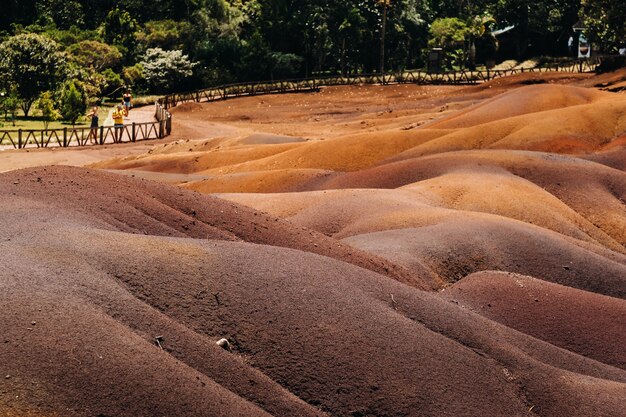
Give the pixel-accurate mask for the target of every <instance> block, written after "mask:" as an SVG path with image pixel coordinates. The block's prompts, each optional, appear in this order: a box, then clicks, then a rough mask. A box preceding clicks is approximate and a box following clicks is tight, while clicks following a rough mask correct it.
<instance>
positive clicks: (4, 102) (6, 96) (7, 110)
mask: <svg viewBox="0 0 626 417" xmlns="http://www.w3.org/2000/svg"><path fill="white" fill-rule="evenodd" d="M19 108H20V98H19V97H18V96H17V91H15V88H12V89H10V90H9V91H8V92H3V93H2V94H0V109H1V110H2V112H3V113H4V120H7V118H8V116H9V115H11V122H12V124H13V126H15V117H16V116H17V109H19Z"/></svg>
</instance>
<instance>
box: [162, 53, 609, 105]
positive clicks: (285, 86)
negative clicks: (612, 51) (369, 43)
mask: <svg viewBox="0 0 626 417" xmlns="http://www.w3.org/2000/svg"><path fill="white" fill-rule="evenodd" d="M600 62H601V60H600V59H588V60H580V61H576V62H572V63H570V64H567V65H553V66H548V67H537V68H512V69H507V70H486V71H469V70H467V71H456V72H445V73H429V72H426V71H421V70H414V71H404V72H400V73H394V74H392V73H390V74H358V75H336V76H327V77H317V78H306V79H297V80H281V81H263V82H252V83H238V84H227V85H221V86H215V87H210V88H205V89H201V90H194V91H189V92H186V93H179V94H171V95H168V96H165V97H163V98H162V99H160V100H159V102H160V103H161V104H162V105H163V107H164V108H165V109H170V108H172V107H175V106H177V105H179V104H181V103H187V102H196V103H200V102H207V101H208V102H210V101H216V100H224V99H228V98H234V97H242V96H254V95H259V94H281V93H291V92H301V91H316V90H318V89H319V88H320V87H326V86H340V85H360V84H380V85H387V84H419V85H438V84H445V85H463V84H465V85H469V84H477V83H482V82H486V81H490V80H493V79H496V78H500V77H507V76H510V75H516V74H523V73H545V72H566V73H583V72H592V71H594V70H595V69H596V67H597V66H598V65H599V64H600Z"/></svg>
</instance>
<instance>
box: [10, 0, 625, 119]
mask: <svg viewBox="0 0 626 417" xmlns="http://www.w3.org/2000/svg"><path fill="white" fill-rule="evenodd" d="M3 3H4V4H5V6H4V7H3V11H2V15H0V92H1V94H2V96H1V97H2V101H3V103H4V104H3V109H4V111H5V112H7V111H14V110H15V108H17V107H19V108H21V109H22V111H23V113H24V114H26V115H28V114H29V112H30V111H31V108H32V106H33V105H35V104H37V105H39V106H40V107H41V108H42V109H44V110H42V112H43V111H45V108H46V106H48V107H50V109H48V110H49V111H54V107H55V106H54V105H53V104H54V101H55V100H57V101H58V100H61V98H62V97H66V98H68V97H69V98H72V97H74V98H76V96H77V95H78V96H79V97H80V100H82V101H84V102H92V101H94V100H97V99H98V98H101V97H106V96H116V95H121V89H123V88H126V87H129V88H132V89H133V92H134V93H141V94H163V93H168V92H172V91H183V90H190V89H194V88H199V87H206V86H210V85H214V84H219V83H230V82H239V81H249V80H264V79H283V78H293V77H310V76H316V75H324V74H336V73H344V74H345V73H364V72H365V73H369V72H380V71H399V70H403V69H407V68H411V69H413V68H421V67H424V66H425V64H426V62H425V58H426V57H427V53H428V49H429V48H430V47H441V48H443V49H444V51H445V52H446V55H445V56H446V60H445V68H446V69H457V68H463V67H469V68H472V67H474V66H476V65H481V64H482V63H484V62H485V61H486V60H489V59H492V60H495V59H500V60H501V59H504V58H515V59H519V60H522V59H525V58H528V57H531V56H567V55H568V54H569V53H570V52H571V51H568V39H569V38H570V36H572V33H573V32H572V26H573V25H574V24H575V23H577V22H578V21H579V18H580V17H581V16H582V17H583V21H584V24H585V25H586V27H587V29H586V32H587V33H586V36H587V37H588V38H589V39H590V40H591V41H592V42H594V44H595V45H597V46H598V48H601V50H602V51H603V52H605V53H616V51H617V50H618V48H620V47H622V44H623V42H624V39H625V38H624V37H625V33H626V29H625V23H624V21H625V19H624V17H625V16H626V2H619V1H613V0H583V1H580V0H546V1H533V0H531V1H520V0H487V1H471V0H444V1H430V0H341V1H327V0H306V1H304V0H231V1H228V0H178V1H174V0H152V1H150V2H146V1H141V0H125V1H123V2H118V1H112V0H89V1H87V0H8V1H7V0H5V1H4V2H3ZM505 27H508V28H513V30H512V31H511V33H512V35H511V37H510V39H509V40H508V41H507V42H508V44H507V46H506V47H504V45H501V44H500V43H499V42H498V40H497V39H496V37H495V36H494V31H495V30H496V29H498V28H500V29H501V28H505ZM69 98H68V99H69ZM41 99H43V104H41V103H40V100H41ZM46 100H48V101H52V103H47V102H46ZM57 107H59V108H60V106H57ZM12 109H13V110H12Z"/></svg>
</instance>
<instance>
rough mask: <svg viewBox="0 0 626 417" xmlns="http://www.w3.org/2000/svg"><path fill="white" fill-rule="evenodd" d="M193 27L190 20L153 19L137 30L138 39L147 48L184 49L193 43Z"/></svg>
mask: <svg viewBox="0 0 626 417" xmlns="http://www.w3.org/2000/svg"><path fill="white" fill-rule="evenodd" d="M191 33H192V28H191V23H189V22H177V21H175V20H171V19H168V20H152V21H150V22H146V24H145V26H144V27H143V29H142V30H140V31H139V32H137V41H138V42H139V43H140V44H142V45H143V46H144V47H145V48H146V49H148V48H162V49H166V50H173V49H183V48H185V47H189V46H190V44H191V43H192V36H191Z"/></svg>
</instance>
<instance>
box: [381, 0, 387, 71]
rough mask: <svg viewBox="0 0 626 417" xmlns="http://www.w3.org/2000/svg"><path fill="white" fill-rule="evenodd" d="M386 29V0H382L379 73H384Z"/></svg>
mask: <svg viewBox="0 0 626 417" xmlns="http://www.w3.org/2000/svg"><path fill="white" fill-rule="evenodd" d="M386 31H387V0H383V23H382V27H381V30H380V63H379V69H380V73H381V74H384V73H385V32H386Z"/></svg>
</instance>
